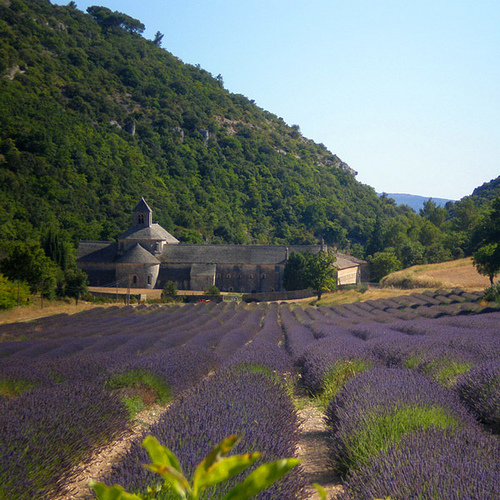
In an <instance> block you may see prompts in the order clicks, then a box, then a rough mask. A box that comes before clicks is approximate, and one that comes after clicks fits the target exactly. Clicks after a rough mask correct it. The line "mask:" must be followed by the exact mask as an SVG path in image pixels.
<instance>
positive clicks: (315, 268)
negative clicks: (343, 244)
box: [308, 252, 337, 300]
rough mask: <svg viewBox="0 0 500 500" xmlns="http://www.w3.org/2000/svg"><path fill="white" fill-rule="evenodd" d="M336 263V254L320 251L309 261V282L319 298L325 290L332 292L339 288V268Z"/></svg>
mask: <svg viewBox="0 0 500 500" xmlns="http://www.w3.org/2000/svg"><path fill="white" fill-rule="evenodd" d="M334 264H335V255H334V254H333V253H331V252H319V253H317V254H315V255H314V256H313V258H312V259H310V261H309V269H308V274H309V284H310V286H311V288H312V289H313V290H314V291H315V292H316V295H317V296H318V300H320V299H321V296H322V294H323V292H331V291H333V290H335V289H336V288H337V268H336V267H335V265H334Z"/></svg>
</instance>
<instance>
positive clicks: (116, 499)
mask: <svg viewBox="0 0 500 500" xmlns="http://www.w3.org/2000/svg"><path fill="white" fill-rule="evenodd" d="M90 487H91V488H92V489H93V490H94V491H95V493H96V495H97V498H98V499H99V500H142V498H141V497H140V496H137V495H133V494H132V493H127V492H126V491H125V490H124V489H123V488H122V487H121V486H119V485H117V484H115V485H114V486H107V485H106V484H104V483H93V482H91V483H90Z"/></svg>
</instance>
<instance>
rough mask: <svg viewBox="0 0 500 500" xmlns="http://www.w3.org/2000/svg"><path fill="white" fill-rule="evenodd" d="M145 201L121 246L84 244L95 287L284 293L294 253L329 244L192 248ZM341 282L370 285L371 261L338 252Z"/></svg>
mask: <svg viewBox="0 0 500 500" xmlns="http://www.w3.org/2000/svg"><path fill="white" fill-rule="evenodd" d="M152 213H153V212H152V210H151V208H150V207H149V205H148V204H147V203H146V201H145V200H144V198H142V199H141V200H140V201H139V203H138V204H137V206H136V207H135V208H134V210H133V212H132V226H131V227H130V228H129V229H128V230H127V231H126V232H125V233H123V234H122V235H120V236H119V237H118V241H117V242H97V241H82V242H80V245H79V248H78V253H77V264H78V266H79V267H80V268H81V269H83V270H84V271H85V272H86V273H87V274H88V276H89V283H90V285H92V286H117V283H118V286H122V287H127V286H130V287H131V288H163V286H164V285H165V283H166V282H167V281H173V282H174V283H175V284H176V286H177V288H178V289H179V290H201V291H203V290H206V289H207V288H209V287H210V286H211V285H215V286H217V288H219V290H220V291H222V292H241V293H259V292H278V291H282V290H283V271H284V268H285V264H286V261H287V260H288V258H289V256H290V255H291V253H292V252H311V253H318V252H321V251H323V250H324V249H325V247H324V246H323V245H292V246H285V245H188V244H180V243H179V241H178V240H177V239H176V238H175V237H174V236H172V235H171V234H170V233H169V232H168V231H166V230H165V229H163V228H162V227H161V226H160V225H159V224H154V223H153V222H152V220H153V219H152ZM336 257H337V261H336V266H337V268H338V280H339V284H355V283H359V282H361V281H367V280H368V279H367V278H366V277H364V273H366V272H367V264H366V262H364V261H362V260H359V259H356V258H354V257H351V256H348V255H343V254H337V256H336Z"/></svg>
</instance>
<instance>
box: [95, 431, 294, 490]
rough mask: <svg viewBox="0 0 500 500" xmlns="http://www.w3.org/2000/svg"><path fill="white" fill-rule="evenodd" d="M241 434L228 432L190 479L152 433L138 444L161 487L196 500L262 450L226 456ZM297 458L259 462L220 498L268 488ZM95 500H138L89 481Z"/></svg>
mask: <svg viewBox="0 0 500 500" xmlns="http://www.w3.org/2000/svg"><path fill="white" fill-rule="evenodd" d="M240 439H241V437H240V436H238V435H232V436H229V437H227V438H226V439H224V440H222V441H221V442H220V443H219V444H218V445H217V446H215V447H214V448H213V449H212V451H211V452H210V453H209V454H208V455H207V456H206V457H205V458H204V459H203V460H202V461H201V462H200V463H199V464H198V466H197V467H196V470H195V471H194V474H193V478H192V480H191V482H189V480H188V479H187V478H186V477H185V476H184V474H183V472H182V468H181V465H180V463H179V460H178V459H177V457H176V456H175V455H174V453H172V451H171V450H169V449H168V448H167V447H165V446H162V445H161V444H160V443H159V442H158V440H157V439H156V438H155V437H153V436H147V437H146V438H145V439H144V441H143V443H142V445H143V446H144V447H145V448H146V450H147V451H148V453H149V456H150V458H151V460H152V463H151V464H147V465H145V467H146V468H148V469H149V470H152V471H153V472H156V473H157V474H159V475H160V476H161V477H162V478H163V479H164V481H165V482H164V485H163V486H164V488H165V490H168V491H171V492H172V493H174V494H175V495H176V496H177V498H180V499H183V500H197V499H198V498H200V494H201V493H202V492H203V490H205V489H206V488H208V487H211V486H215V485H217V484H219V483H222V482H224V481H227V480H228V479H230V478H232V477H234V476H236V475H237V474H240V473H241V472H243V471H244V470H246V469H247V468H248V467H250V466H251V465H253V464H254V463H255V462H256V461H257V460H258V459H259V458H260V457H261V455H262V453H259V452H255V453H245V454H242V455H231V456H227V455H228V453H229V452H230V451H231V450H232V449H233V448H234V447H235V446H236V444H237V443H238V442H239V441H240ZM298 463H299V460H298V459H297V458H283V459H280V460H275V461H274V462H268V463H264V464H262V465H260V466H259V467H257V468H256V469H255V470H254V471H252V472H251V473H250V474H248V476H247V477H246V478H245V479H244V480H243V481H242V482H241V483H238V484H237V485H236V486H234V487H233V488H232V489H231V490H230V491H229V492H228V493H227V494H226V495H225V496H224V498H223V500H245V499H247V498H251V497H253V496H254V495H256V494H257V493H259V492H260V491H262V490H265V489H266V488H268V487H269V486H270V485H271V484H272V483H274V482H276V481H277V480H278V479H280V478H281V477H282V476H284V475H285V474H286V473H287V472H288V471H290V470H291V469H293V468H294V467H295V466H296V465H297V464H298ZM91 486H92V488H93V489H94V491H95V493H96V495H97V498H98V499H99V500H142V499H143V497H142V496H140V495H136V494H132V493H127V492H126V491H125V490H124V489H123V488H122V487H121V486H119V485H114V486H107V485H105V484H103V483H91Z"/></svg>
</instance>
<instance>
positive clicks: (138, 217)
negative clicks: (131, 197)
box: [132, 198, 153, 228]
mask: <svg viewBox="0 0 500 500" xmlns="http://www.w3.org/2000/svg"><path fill="white" fill-rule="evenodd" d="M132 224H133V226H134V227H136V228H143V227H151V225H152V224H153V211H152V210H151V208H150V207H149V205H148V204H147V203H146V200H145V199H144V198H141V200H140V201H139V203H137V205H136V206H135V208H134V210H133V211H132Z"/></svg>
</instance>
